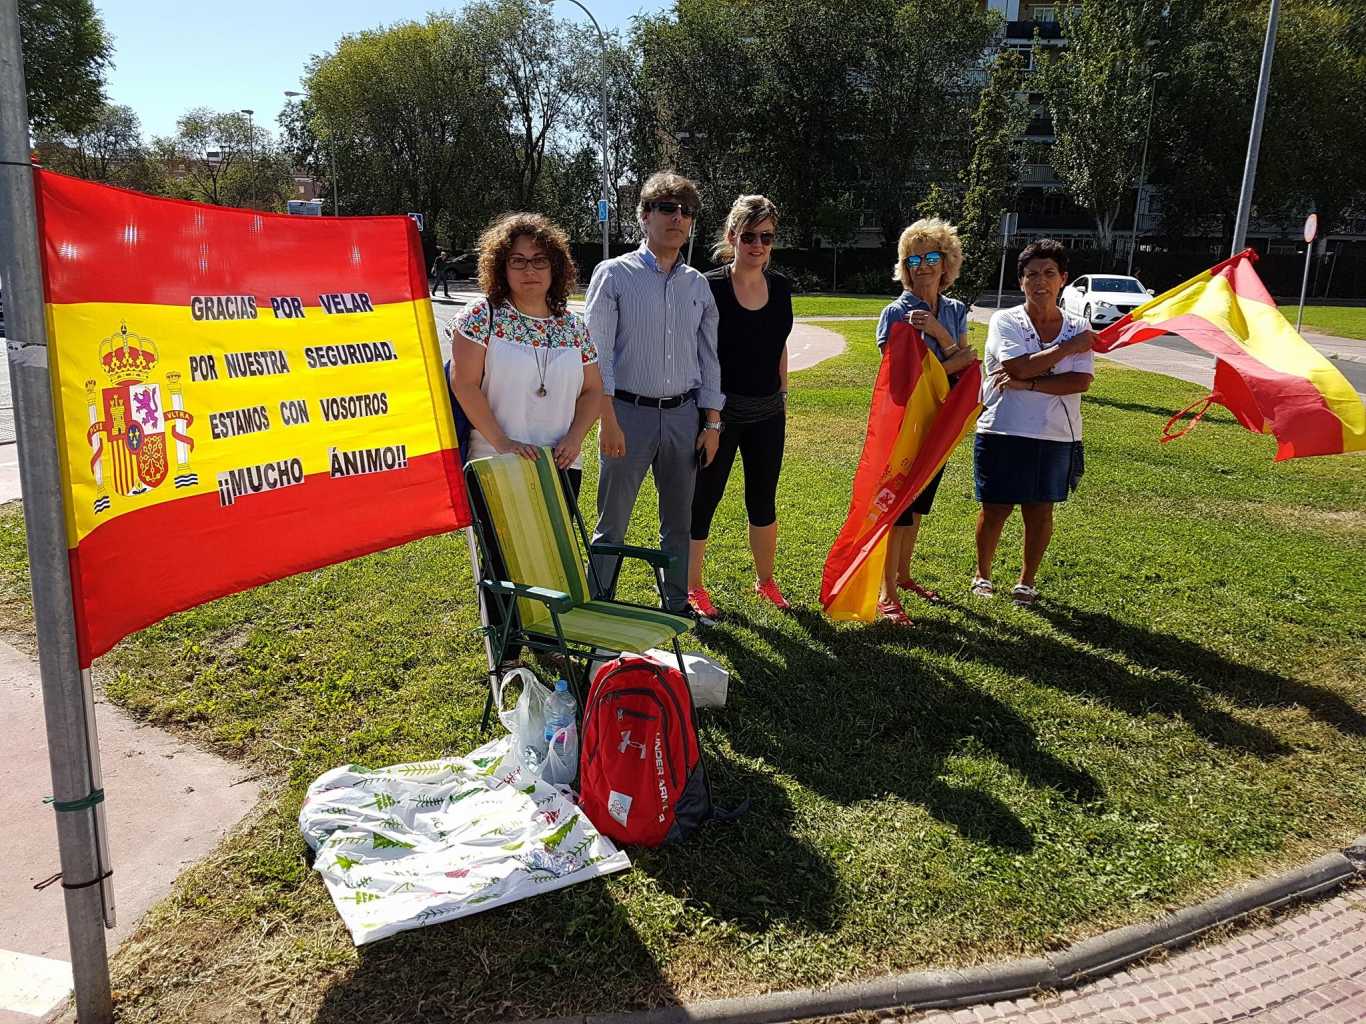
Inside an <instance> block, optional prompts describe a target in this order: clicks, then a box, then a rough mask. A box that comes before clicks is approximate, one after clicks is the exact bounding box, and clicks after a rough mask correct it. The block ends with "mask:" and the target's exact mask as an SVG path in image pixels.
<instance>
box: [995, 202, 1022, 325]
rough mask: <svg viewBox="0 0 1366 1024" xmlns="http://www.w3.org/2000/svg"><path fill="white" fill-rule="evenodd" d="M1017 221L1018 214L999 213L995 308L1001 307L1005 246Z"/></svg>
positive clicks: (1004, 277)
mask: <svg viewBox="0 0 1366 1024" xmlns="http://www.w3.org/2000/svg"><path fill="white" fill-rule="evenodd" d="M1018 223H1019V215H1018V214H1014V213H1003V214H1001V275H1000V276H999V277H998V278H997V279H996V308H997V309H1000V308H1001V296H1002V295H1003V294H1004V292H1005V286H1006V246H1007V245H1009V244H1010V236H1011V235H1013V234H1014V233H1015V225H1016V224H1018Z"/></svg>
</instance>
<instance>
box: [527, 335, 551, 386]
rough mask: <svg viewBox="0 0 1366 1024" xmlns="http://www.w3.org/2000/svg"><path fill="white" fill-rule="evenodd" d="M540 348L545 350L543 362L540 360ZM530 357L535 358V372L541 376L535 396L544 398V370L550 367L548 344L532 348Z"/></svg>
mask: <svg viewBox="0 0 1366 1024" xmlns="http://www.w3.org/2000/svg"><path fill="white" fill-rule="evenodd" d="M542 348H543V349H544V350H545V361H544V362H542V360H541V349H542ZM531 358H533V359H535V360H536V373H537V375H538V376H539V377H540V378H541V386H540V387H538V388H537V389H536V397H537V398H544V397H545V396H546V390H545V375H546V372H547V371H548V370H549V369H550V346H549V345H544V346H541V347H538V348H533V349H532V350H531Z"/></svg>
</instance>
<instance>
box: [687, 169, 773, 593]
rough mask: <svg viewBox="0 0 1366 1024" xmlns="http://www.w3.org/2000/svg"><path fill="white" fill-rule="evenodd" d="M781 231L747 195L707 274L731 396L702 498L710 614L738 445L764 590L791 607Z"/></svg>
mask: <svg viewBox="0 0 1366 1024" xmlns="http://www.w3.org/2000/svg"><path fill="white" fill-rule="evenodd" d="M777 230H778V210H777V208H776V207H774V205H773V204H772V203H771V202H769V201H768V200H767V199H765V198H764V197H763V196H741V197H740V198H739V199H737V200H736V201H735V205H734V206H733V207H731V211H730V215H729V216H728V217H727V218H726V226H725V229H724V231H723V232H722V235H721V241H720V242H719V243H718V244H717V246H716V248H715V249H714V250H713V251H712V258H713V259H716V260H719V261H725V263H726V265H725V266H722V267H718V268H717V269H716V270H713V271H712V272H711V273H709V274H707V281H708V283H710V285H711V291H712V295H713V296H714V297H715V298H716V308H717V310H718V311H719V312H720V314H721V319H720V323H719V324H718V326H717V332H716V350H717V355H718V357H719V358H720V360H721V390H722V391H723V392H724V393H725V396H726V406H725V408H724V409H723V410H722V411H721V423H722V430H721V444H720V447H719V448H718V449H717V452H716V457H715V458H714V459H712V460H711V462H710V463H709V464H708V465H706V466H703V467H701V468H699V469H698V471H697V485H696V488H695V490H694V491H693V502H692V544H691V545H690V547H689V557H688V602H689V604H691V605H692V606H693V608H695V609H696V610H697V611H698V612H700V613H701V614H702V615H704V616H707V617H715V615H716V608H715V606H714V605H713V604H712V602H711V596H710V595H709V594H708V593H707V588H706V587H705V586H704V584H703V582H702V565H703V561H704V560H705V558H706V552H707V536H708V534H709V533H710V532H711V520H712V516H713V515H714V514H715V512H716V506H717V505H718V504H719V503H720V501H721V495H722V494H724V493H725V490H726V480H727V479H728V478H729V477H730V469H731V465H732V464H733V463H734V462H735V453H736V452H737V451H738V452H739V453H740V459H741V461H742V463H743V464H744V473H745V510H746V511H747V512H748V514H749V547H750V551H752V552H753V554H754V575H755V581H754V591H755V593H757V594H758V595H759V596H760V597H761V598H763V599H764V600H766V601H770V602H772V603H773V604H774V605H776V606H777V607H779V608H787V607H788V604H787V600H786V598H784V597H783V594H782V591H781V590H779V589H778V584H777V583H775V582H774V580H773V562H774V558H775V555H776V552H777V546H778V513H777V510H776V507H775V503H776V500H777V494H778V473H779V471H780V470H781V469H782V464H783V439H784V434H785V428H786V422H787V336H788V334H790V333H791V331H792V288H791V285H790V284H789V283H788V281H787V279H786V278H785V277H783V276H781V275H780V274H775V273H773V272H772V271H770V270H768V269H767V268H768V260H769V255H770V254H771V253H772V250H773V237H774V234H775V233H776V232H777Z"/></svg>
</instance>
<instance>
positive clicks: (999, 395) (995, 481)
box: [972, 238, 1095, 605]
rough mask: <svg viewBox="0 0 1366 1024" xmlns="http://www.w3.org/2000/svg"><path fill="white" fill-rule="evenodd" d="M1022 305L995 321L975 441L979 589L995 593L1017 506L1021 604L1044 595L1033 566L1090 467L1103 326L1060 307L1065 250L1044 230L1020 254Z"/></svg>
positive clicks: (979, 593) (984, 594)
mask: <svg viewBox="0 0 1366 1024" xmlns="http://www.w3.org/2000/svg"><path fill="white" fill-rule="evenodd" d="M1016 266H1017V269H1018V271H1019V278H1020V288H1021V289H1022V290H1023V291H1024V294H1025V301H1024V305H1021V306H1015V307H1013V308H1011V309H1002V310H998V311H997V312H996V313H995V314H994V315H993V316H992V318H991V326H990V327H989V328H988V330H987V345H986V354H985V357H984V364H983V378H982V413H981V415H980V416H979V417H978V419H977V436H976V438H975V439H974V443H973V476H974V482H975V489H976V493H977V500H978V501H980V502H981V503H982V511H981V513H980V514H979V515H978V517H977V575H976V576H974V577H973V580H972V592H973V593H974V594H976V595H977V596H978V597H992V596H994V595H995V593H996V588H995V585H994V584H993V583H992V580H991V566H992V562H993V561H994V559H995V557H996V546H997V544H998V543H999V542H1000V540H1001V530H1002V528H1004V526H1005V524H1006V520H1007V519H1009V518H1010V514H1011V512H1013V511H1014V509H1015V506H1016V505H1019V506H1020V518H1021V519H1023V520H1024V558H1023V564H1022V565H1021V568H1020V579H1019V582H1018V583H1016V584H1015V586H1014V588H1013V589H1012V591H1011V596H1012V597H1013V598H1014V600H1015V603H1016V604H1019V605H1032V604H1034V603H1035V602H1036V601H1038V600H1039V591H1038V589H1037V588H1036V587H1035V586H1034V574H1035V573H1036V572H1038V569H1039V564H1040V563H1041V562H1042V561H1043V556H1044V552H1045V551H1046V550H1048V542H1049V540H1050V539H1051V538H1052V536H1053V506H1054V504H1056V503H1057V502H1059V501H1066V500H1067V495H1068V494H1069V493H1070V492H1071V491H1073V490H1075V489H1076V487H1077V483H1078V481H1080V479H1081V474H1082V469H1083V465H1084V463H1083V457H1082V445H1081V394H1082V392H1083V391H1085V390H1086V389H1087V388H1089V387H1090V386H1091V377H1092V372H1093V370H1092V366H1093V357H1092V354H1091V345H1092V343H1093V342H1094V341H1095V335H1094V334H1092V333H1091V329H1090V326H1089V325H1088V324H1087V323H1086V321H1084V320H1082V319H1081V318H1080V317H1074V316H1070V315H1068V314H1067V313H1064V312H1063V311H1062V310H1061V309H1060V308H1059V307H1058V293H1059V292H1061V291H1062V287H1063V285H1064V284H1066V283H1067V250H1066V249H1065V248H1064V247H1063V246H1062V244H1061V243H1060V242H1055V241H1053V240H1052V239H1048V238H1045V239H1042V240H1040V241H1038V242H1033V243H1031V244H1030V245H1028V246H1026V247H1025V249H1024V251H1023V252H1021V253H1020V257H1019V260H1018V261H1017V264H1016Z"/></svg>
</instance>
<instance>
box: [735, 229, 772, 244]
mask: <svg viewBox="0 0 1366 1024" xmlns="http://www.w3.org/2000/svg"><path fill="white" fill-rule="evenodd" d="M773 237H774V236H773V232H772V231H741V232H740V242H741V244H743V245H753V244H754V243H755V242H758V243H760V244H761V245H772V244H773Z"/></svg>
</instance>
